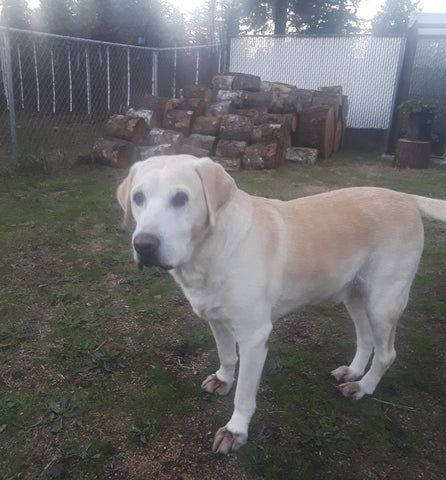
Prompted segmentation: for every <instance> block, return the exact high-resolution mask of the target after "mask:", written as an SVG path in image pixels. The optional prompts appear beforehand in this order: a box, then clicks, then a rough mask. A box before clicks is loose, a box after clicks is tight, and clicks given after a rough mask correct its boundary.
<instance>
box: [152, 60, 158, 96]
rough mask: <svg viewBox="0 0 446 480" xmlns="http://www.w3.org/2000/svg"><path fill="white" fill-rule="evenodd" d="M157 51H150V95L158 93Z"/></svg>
mask: <svg viewBox="0 0 446 480" xmlns="http://www.w3.org/2000/svg"><path fill="white" fill-rule="evenodd" d="M158 53H159V52H157V51H153V53H152V95H158Z"/></svg>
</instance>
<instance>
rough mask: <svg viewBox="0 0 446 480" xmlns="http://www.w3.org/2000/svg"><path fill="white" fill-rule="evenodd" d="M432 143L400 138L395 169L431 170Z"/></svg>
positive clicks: (397, 145) (396, 151)
mask: <svg viewBox="0 0 446 480" xmlns="http://www.w3.org/2000/svg"><path fill="white" fill-rule="evenodd" d="M431 149H432V142H420V141H414V140H407V139H406V138H400V139H399V140H398V142H397V144H396V150H395V160H394V165H393V166H394V167H397V168H407V167H409V168H429V160H430V155H431Z"/></svg>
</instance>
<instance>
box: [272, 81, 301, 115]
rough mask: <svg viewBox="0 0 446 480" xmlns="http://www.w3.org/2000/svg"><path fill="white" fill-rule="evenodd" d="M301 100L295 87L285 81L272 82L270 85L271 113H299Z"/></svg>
mask: <svg viewBox="0 0 446 480" xmlns="http://www.w3.org/2000/svg"><path fill="white" fill-rule="evenodd" d="M302 108H303V105H302V100H301V99H300V96H299V94H298V90H297V88H296V87H293V86H292V85H287V84H285V83H273V85H272V87H271V104H270V108H269V110H270V112H271V113H301V112H302Z"/></svg>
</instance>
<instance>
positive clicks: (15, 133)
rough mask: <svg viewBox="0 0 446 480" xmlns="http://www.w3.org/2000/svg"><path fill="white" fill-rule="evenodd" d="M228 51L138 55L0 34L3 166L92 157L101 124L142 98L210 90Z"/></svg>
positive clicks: (213, 48) (53, 38)
mask: <svg viewBox="0 0 446 480" xmlns="http://www.w3.org/2000/svg"><path fill="white" fill-rule="evenodd" d="M225 61H226V50H225V48H224V46H223V45H221V44H216V45H206V46H196V47H178V48H160V49H153V48H147V47H136V46H130V45H118V44H112V43H104V42H97V41H91V40H84V39H77V38H69V37H62V36H58V35H48V34H41V33H36V32H30V31H22V30H16V29H4V28H2V29H0V70H1V76H0V125H1V130H0V145H1V153H0V165H3V166H7V165H8V164H9V165H10V164H11V162H13V163H15V164H17V163H19V162H26V161H32V160H33V159H34V160H39V161H43V162H45V159H48V158H49V157H51V156H52V157H55V158H56V160H57V159H58V158H60V160H63V158H67V157H73V156H79V155H82V154H85V153H87V152H88V150H89V148H90V146H91V144H92V142H93V140H94V138H96V137H97V136H100V135H101V134H102V130H103V126H104V120H105V119H106V118H108V117H109V116H110V115H112V114H114V113H118V112H119V111H120V110H121V108H122V107H123V106H125V105H130V106H133V107H137V106H138V104H139V101H140V99H141V98H142V97H143V96H144V95H145V94H153V95H162V96H167V97H174V98H176V97H178V95H179V92H180V89H181V87H183V86H185V85H190V84H198V83H210V81H211V79H212V76H213V75H214V74H215V73H217V72H219V71H221V69H222V68H223V65H224V63H225Z"/></svg>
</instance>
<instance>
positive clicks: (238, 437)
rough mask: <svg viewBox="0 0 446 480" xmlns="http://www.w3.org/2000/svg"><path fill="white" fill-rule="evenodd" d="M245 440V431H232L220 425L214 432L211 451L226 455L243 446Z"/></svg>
mask: <svg viewBox="0 0 446 480" xmlns="http://www.w3.org/2000/svg"><path fill="white" fill-rule="evenodd" d="M247 440H248V436H247V435H246V434H245V433H232V432H230V431H229V430H228V427H222V428H219V429H218V431H217V433H216V434H215V438H214V443H213V444H212V451H213V452H214V453H221V454H223V455H227V454H228V453H231V452H235V451H236V450H238V449H239V448H240V447H243V445H245V443H246V441H247Z"/></svg>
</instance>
